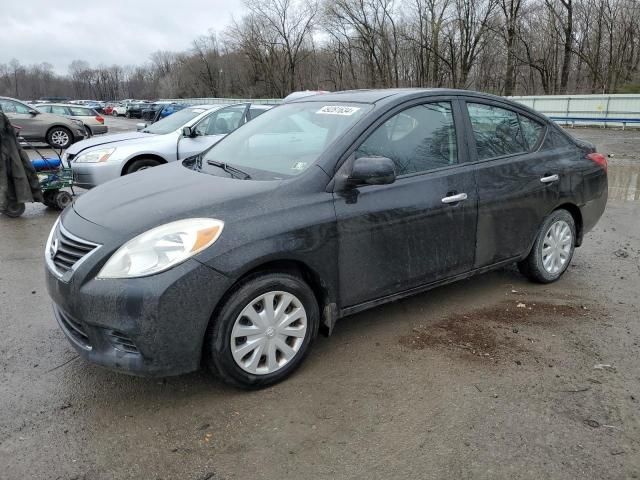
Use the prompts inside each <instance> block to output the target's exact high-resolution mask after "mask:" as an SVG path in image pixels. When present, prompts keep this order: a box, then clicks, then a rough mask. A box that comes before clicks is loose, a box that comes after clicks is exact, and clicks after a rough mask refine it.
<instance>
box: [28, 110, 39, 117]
mask: <svg viewBox="0 0 640 480" xmlns="http://www.w3.org/2000/svg"><path fill="white" fill-rule="evenodd" d="M29 114H30V115H32V116H34V117H35V116H36V115H39V114H40V111H39V110H36V109H35V108H34V109H32V110H29Z"/></svg>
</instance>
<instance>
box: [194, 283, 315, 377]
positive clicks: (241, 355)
mask: <svg viewBox="0 0 640 480" xmlns="http://www.w3.org/2000/svg"><path fill="white" fill-rule="evenodd" d="M319 317H320V314H319V308H318V302H317V301H316V298H315V296H314V294H313V291H312V290H311V288H309V286H308V285H307V284H306V283H305V282H304V281H303V280H302V279H300V278H298V277H297V276H294V275H291V274H288V273H269V274H263V275H260V276H256V277H253V278H251V279H250V280H248V281H246V282H245V283H243V284H242V285H241V286H240V287H239V288H238V289H237V290H236V291H235V292H233V294H232V295H231V296H230V297H229V298H228V299H227V300H226V301H225V303H224V305H223V307H222V308H221V309H220V310H219V312H218V313H217V315H216V316H215V318H213V319H212V324H211V325H210V326H209V329H208V331H207V336H206V338H205V347H206V348H205V352H206V353H205V359H206V363H207V365H208V367H209V369H210V370H211V371H212V372H213V373H214V374H216V375H217V376H219V377H221V378H222V380H224V381H225V382H227V383H230V384H232V385H235V386H238V387H241V388H251V389H256V388H262V387H266V386H269V385H273V384H274V383H277V382H279V381H281V380H283V379H285V378H286V377H288V376H289V375H291V373H293V371H294V370H295V369H296V368H297V367H298V366H300V364H301V363H302V361H303V360H304V357H305V356H306V354H307V353H308V350H309V346H310V345H311V343H312V341H313V340H314V339H315V337H316V335H317V332H318V324H319Z"/></svg>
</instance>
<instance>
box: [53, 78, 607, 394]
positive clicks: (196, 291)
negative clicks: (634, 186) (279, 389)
mask: <svg viewBox="0 0 640 480" xmlns="http://www.w3.org/2000/svg"><path fill="white" fill-rule="evenodd" d="M606 199H607V162H606V159H605V158H604V157H603V156H602V155H601V154H598V153H596V152H595V149H594V147H593V145H591V144H588V143H586V142H583V141H579V140H575V139H573V138H572V137H570V136H569V135H568V134H567V133H565V132H564V131H562V130H561V129H560V128H558V127H557V126H556V125H555V124H553V123H552V122H550V121H549V120H547V119H546V118H545V117H543V116H541V115H539V114H538V113H536V112H534V111H533V110H530V109H528V108H526V107H523V106H522V105H519V104H517V103H514V102H511V101H508V100H505V99H502V98H499V97H494V96H490V95H484V94H479V93H474V92H467V91H460V90H441V89H434V90H368V91H351V92H338V93H328V94H324V95H318V96H313V97H308V98H302V99H300V100H297V101H293V102H291V103H287V104H284V105H282V106H279V107H276V108H273V109H271V110H270V111H267V112H265V113H264V114H262V115H260V116H259V117H258V118H256V119H255V120H253V121H251V122H249V123H247V124H246V125H244V126H242V127H241V128H239V129H237V130H236V131H234V132H233V133H231V134H229V135H228V136H227V137H225V138H224V139H223V140H221V141H220V142H219V143H218V144H217V145H215V146H214V147H212V148H210V149H209V150H207V151H205V152H204V153H201V154H199V155H197V156H195V157H190V158H189V159H187V160H185V161H183V162H176V163H173V164H169V165H165V166H160V167H157V168H153V169H151V170H148V171H145V172H139V173H135V174H132V175H127V176H126V177H122V178H120V179H118V180H115V181H112V182H109V183H107V184H105V185H102V186H99V187H97V188H95V189H93V190H91V191H89V192H87V193H85V194H84V195H82V196H81V197H80V198H78V199H77V200H76V201H75V203H74V204H73V206H72V207H71V208H67V210H66V211H65V212H64V213H63V214H62V216H61V219H60V221H58V222H57V223H56V224H55V226H54V227H53V229H52V231H51V234H50V237H49V239H48V241H47V246H46V252H45V257H46V263H47V268H46V271H47V286H48V291H49V294H50V295H51V297H52V298H53V302H54V311H55V315H56V317H57V320H58V322H59V325H60V327H61V329H62V330H63V332H64V333H65V334H66V336H67V337H68V339H69V340H70V342H71V344H72V345H73V346H74V347H75V349H76V350H77V351H78V352H79V353H80V354H81V355H82V356H83V357H84V358H86V359H88V360H90V361H92V362H95V363H98V364H100V365H103V366H106V367H109V368H113V369H118V370H122V371H124V372H128V373H133V374H141V375H170V374H179V373H184V372H189V371H192V370H195V369H197V368H198V367H199V366H200V365H201V363H205V364H206V365H208V367H209V368H210V369H211V370H212V371H213V372H215V373H216V374H217V375H219V376H220V377H221V378H223V379H224V380H225V381H227V382H230V383H232V384H235V385H239V386H242V387H248V388H257V387H262V386H265V385H269V384H272V383H274V382H277V381H279V380H281V379H283V378H285V377H286V376H287V375H289V374H290V373H291V372H292V371H293V370H294V369H295V368H296V367H297V366H298V365H299V364H300V363H301V361H302V360H303V358H304V356H305V355H306V354H307V352H308V350H309V346H310V344H311V343H312V341H313V339H314V338H315V336H316V334H317V332H318V329H319V328H321V327H322V328H323V329H324V330H325V331H326V332H331V330H332V328H333V327H334V324H335V322H336V320H337V319H339V318H342V317H345V316H347V315H350V314H353V313H356V312H360V311H362V310H365V309H367V308H371V307H374V306H376V305H380V304H382V303H385V302H389V301H392V300H397V299H400V298H403V297H406V296H408V295H413V294H416V293H419V292H424V291H425V290H428V289H430V288H433V287H436V286H438V285H442V284H444V283H449V282H452V281H455V280H459V279H463V278H467V277H469V276H471V275H474V274H477V273H482V272H486V271H488V270H490V269H493V268H497V267H500V266H503V265H506V264H510V263H513V262H517V264H518V266H519V268H520V270H521V272H522V273H523V274H525V275H526V276H528V277H529V278H531V279H532V280H534V281H537V282H543V283H548V282H553V281H555V280H557V279H558V278H560V276H561V275H562V274H563V273H564V272H565V271H566V269H567V267H568V265H569V263H570V261H571V258H572V255H573V253H574V249H575V247H578V246H579V245H580V244H581V243H582V241H583V238H584V235H585V233H586V232H588V231H589V230H590V229H591V228H593V226H594V225H595V224H596V222H597V221H598V219H599V218H600V216H601V215H602V212H603V211H604V208H605V204H606ZM334 361H335V359H334Z"/></svg>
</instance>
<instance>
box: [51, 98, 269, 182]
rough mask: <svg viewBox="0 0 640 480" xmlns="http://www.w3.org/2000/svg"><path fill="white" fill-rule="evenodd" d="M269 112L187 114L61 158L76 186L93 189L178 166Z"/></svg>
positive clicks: (245, 107) (251, 108) (196, 110)
mask: <svg viewBox="0 0 640 480" xmlns="http://www.w3.org/2000/svg"><path fill="white" fill-rule="evenodd" d="M268 108H269V107H267V106H263V105H251V104H248V103H242V104H236V105H228V106H226V105H203V106H195V107H189V108H185V109H184V110H180V111H179V112H176V113H174V114H172V115H170V116H168V117H166V118H164V119H162V120H160V121H159V122H156V123H154V124H153V125H150V126H148V127H146V128H144V129H143V130H142V131H140V132H127V133H120V134H114V135H104V136H101V137H94V138H91V139H87V140H84V141H82V142H78V143H76V144H74V145H73V146H71V148H69V149H68V150H67V151H66V152H65V155H64V157H63V160H65V163H66V161H69V162H70V164H71V168H72V169H73V172H74V178H75V180H76V183H77V185H79V186H80V187H84V188H92V187H95V186H96V185H100V184H102V183H104V182H107V181H109V180H112V179H114V178H118V177H120V176H122V175H127V174H129V173H133V172H137V171H140V170H144V169H147V168H151V167H155V166H157V165H161V164H163V163H168V162H173V161H176V160H182V159H185V158H187V157H191V156H193V155H196V154H198V153H200V152H202V151H204V150H206V149H207V148H209V147H210V146H212V145H214V144H216V143H217V142H219V141H220V140H221V139H222V138H224V136H225V135H227V134H228V133H231V132H232V131H233V130H235V129H236V128H238V127H240V126H241V125H243V124H244V123H246V122H248V121H249V120H251V118H253V117H255V116H257V115H259V114H260V113H262V112H264V111H265V110H266V109H268Z"/></svg>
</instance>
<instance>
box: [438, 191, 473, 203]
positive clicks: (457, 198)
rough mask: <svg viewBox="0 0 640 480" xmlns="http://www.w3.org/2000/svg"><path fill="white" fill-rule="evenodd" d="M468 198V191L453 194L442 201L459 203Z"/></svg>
mask: <svg viewBox="0 0 640 480" xmlns="http://www.w3.org/2000/svg"><path fill="white" fill-rule="evenodd" d="M466 199H467V194H466V193H458V194H457V195H451V196H450V197H444V198H443V199H442V203H458V202H462V201H463V200H466Z"/></svg>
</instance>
